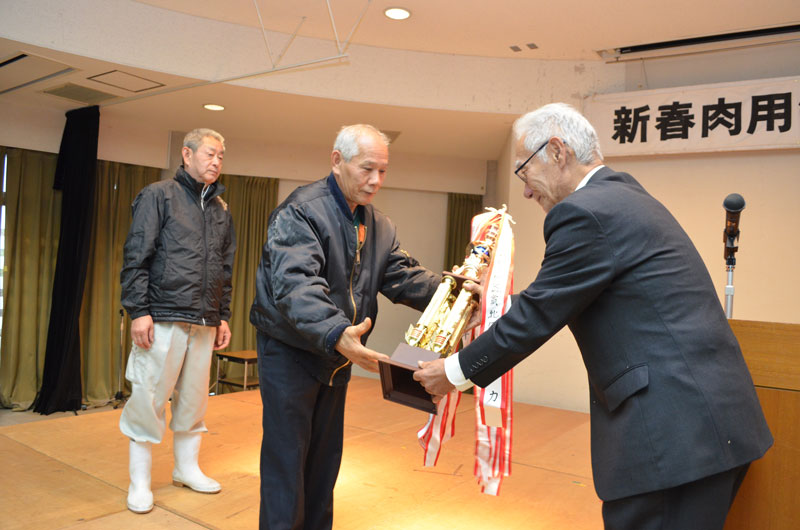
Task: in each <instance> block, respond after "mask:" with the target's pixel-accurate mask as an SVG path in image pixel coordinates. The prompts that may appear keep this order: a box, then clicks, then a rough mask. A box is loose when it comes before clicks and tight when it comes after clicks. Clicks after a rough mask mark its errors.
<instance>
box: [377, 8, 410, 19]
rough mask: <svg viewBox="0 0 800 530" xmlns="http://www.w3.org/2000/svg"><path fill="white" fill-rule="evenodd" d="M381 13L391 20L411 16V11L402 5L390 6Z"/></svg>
mask: <svg viewBox="0 0 800 530" xmlns="http://www.w3.org/2000/svg"><path fill="white" fill-rule="evenodd" d="M383 14H384V15H386V16H387V17H389V18H391V19H392V20H405V19H407V18H408V17H410V16H411V11H409V10H408V9H403V8H402V7H390V8H389V9H387V10H386V11H384V12H383Z"/></svg>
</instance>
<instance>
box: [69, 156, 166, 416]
mask: <svg viewBox="0 0 800 530" xmlns="http://www.w3.org/2000/svg"><path fill="white" fill-rule="evenodd" d="M160 176H161V170H160V169H158V168H153V167H145V166H136V165H132V164H122V163H120V162H109V161H106V160H98V161H97V174H96V183H95V198H94V219H93V221H92V240H91V244H90V247H89V263H88V266H87V267H88V270H87V271H86V287H85V288H84V292H83V305H82V307H81V316H80V334H81V358H82V367H81V368H82V371H81V374H82V377H83V386H82V388H83V399H84V402H88V404H89V405H90V406H98V405H103V404H105V403H108V402H109V401H110V400H112V399H113V397H114V396H115V393H116V392H117V391H119V390H120V389H121V388H122V387H121V386H120V382H121V385H123V386H124V385H125V383H126V382H125V378H124V371H125V362H126V360H127V357H128V353H129V351H130V344H131V338H130V319H129V318H128V315H127V314H125V315H124V335H125V336H124V339H123V340H122V342H120V332H121V324H122V323H123V321H122V320H121V317H120V311H121V310H122V305H120V296H121V289H120V281H119V273H120V270H121V269H122V247H123V246H124V244H125V238H126V237H127V235H128V229H129V228H130V224H131V203H133V200H134V199H135V198H136V195H138V193H139V192H140V191H141V190H142V188H144V187H145V186H147V185H148V184H151V183H153V182H156V181H158V180H159V178H160ZM120 374H122V377H120Z"/></svg>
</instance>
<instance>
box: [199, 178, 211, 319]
mask: <svg viewBox="0 0 800 530" xmlns="http://www.w3.org/2000/svg"><path fill="white" fill-rule="evenodd" d="M210 189H211V187H210V186H206V187H204V188H203V190H202V191H201V192H200V212H201V216H202V218H203V248H204V249H205V259H204V260H203V292H202V293H201V295H200V309H201V311H200V321H201V322H202V323H203V325H204V326H205V325H206V318H205V314H206V296H205V295H206V289H207V288H208V287H207V285H206V283H207V282H208V270H207V266H208V238H207V237H206V206H205V195H206V193H208V190H210Z"/></svg>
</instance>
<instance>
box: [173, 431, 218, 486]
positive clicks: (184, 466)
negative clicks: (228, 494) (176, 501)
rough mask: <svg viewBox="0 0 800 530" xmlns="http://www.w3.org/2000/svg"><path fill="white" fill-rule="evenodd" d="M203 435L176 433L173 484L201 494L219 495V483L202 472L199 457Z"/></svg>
mask: <svg viewBox="0 0 800 530" xmlns="http://www.w3.org/2000/svg"><path fill="white" fill-rule="evenodd" d="M201 436H202V434H201V433H189V432H176V433H175V436H174V440H173V446H172V449H173V453H174V454H175V469H173V470H172V484H173V485H174V486H179V487H180V486H186V487H187V488H191V489H193V490H194V491H199V492H200V493H219V492H220V490H221V489H222V487H221V486H220V485H219V482H217V481H216V480H214V479H212V478H209V477H207V476H205V475H204V474H203V472H202V471H200V466H198V465H197V457H198V456H199V454H200V439H201Z"/></svg>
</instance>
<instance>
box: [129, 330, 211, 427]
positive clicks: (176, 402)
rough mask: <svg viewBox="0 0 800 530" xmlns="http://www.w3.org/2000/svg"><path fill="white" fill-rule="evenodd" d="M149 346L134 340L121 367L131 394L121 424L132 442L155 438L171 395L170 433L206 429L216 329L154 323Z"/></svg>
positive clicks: (164, 420)
mask: <svg viewBox="0 0 800 530" xmlns="http://www.w3.org/2000/svg"><path fill="white" fill-rule="evenodd" d="M154 328H155V329H154V336H155V340H154V341H153V345H152V346H150V349H149V350H143V349H141V348H139V347H138V346H136V345H135V344H134V345H133V347H132V349H131V355H130V357H129V358H128V366H127V368H126V370H125V378H126V379H127V380H128V381H130V383H131V397H130V398H129V399H128V402H127V403H125V408H124V409H123V410H122V416H121V417H120V420H119V428H120V430H121V431H122V434H124V435H125V436H127V437H128V438H130V439H131V440H133V441H135V442H152V443H159V442H161V439H162V438H163V437H164V431H165V429H166V419H165V409H166V405H167V401H168V400H169V398H170V397H172V419H171V420H170V424H169V428H170V429H172V431H173V432H206V431H207V430H208V429H206V425H205V423H204V422H203V417H204V416H205V413H206V408H207V406H208V379H209V372H210V369H211V354H212V350H213V347H214V339H215V338H216V332H217V330H216V328H213V327H208V326H200V325H195V324H186V323H184V322H156V323H155V324H154Z"/></svg>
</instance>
